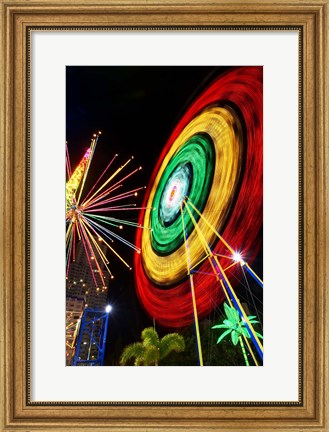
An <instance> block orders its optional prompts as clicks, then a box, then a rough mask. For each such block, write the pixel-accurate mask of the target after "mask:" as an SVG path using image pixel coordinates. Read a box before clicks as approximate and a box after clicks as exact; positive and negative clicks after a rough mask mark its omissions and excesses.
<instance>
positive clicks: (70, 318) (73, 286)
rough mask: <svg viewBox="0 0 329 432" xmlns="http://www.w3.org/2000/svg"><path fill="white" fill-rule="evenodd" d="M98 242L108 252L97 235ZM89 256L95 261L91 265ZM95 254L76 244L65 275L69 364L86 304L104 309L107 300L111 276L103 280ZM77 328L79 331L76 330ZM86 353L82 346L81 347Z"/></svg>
mask: <svg viewBox="0 0 329 432" xmlns="http://www.w3.org/2000/svg"><path fill="white" fill-rule="evenodd" d="M95 241H98V245H99V247H100V249H101V250H102V252H103V253H104V255H105V256H106V253H107V246H106V245H105V244H104V243H101V242H100V241H99V240H98V239H96V238H95ZM88 258H89V260H90V263H91V265H92V269H91V268H90V265H89V262H88ZM94 259H95V257H93V256H89V257H87V254H86V250H85V248H84V245H83V242H82V241H80V242H79V243H78V244H77V245H76V251H75V256H74V259H72V262H71V263H70V267H69V271H68V275H67V278H66V329H67V330H66V347H67V348H66V364H67V365H70V364H71V361H72V356H73V355H74V344H75V343H76V332H77V331H78V326H79V319H80V318H81V316H82V313H83V310H84V308H86V307H89V308H90V309H98V310H104V309H105V307H106V304H107V294H108V282H109V281H108V280H107V278H108V276H107V275H104V278H105V284H104V283H103V281H102V279H101V277H100V274H99V269H98V268H97V266H96V265H93V261H94ZM98 264H99V268H100V270H101V271H104V269H105V265H104V263H103V262H102V260H101V259H99V260H98ZM73 329H76V331H73ZM82 344H83V345H86V350H87V349H89V347H88V346H89V342H88V341H87V340H86V337H84V340H83V341H82ZM81 353H82V354H84V352H83V350H82V351H81ZM88 355H91V356H92V355H93V350H90V349H89V354H88Z"/></svg>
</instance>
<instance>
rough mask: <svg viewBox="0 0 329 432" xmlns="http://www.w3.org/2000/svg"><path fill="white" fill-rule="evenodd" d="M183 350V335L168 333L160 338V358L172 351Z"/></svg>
mask: <svg viewBox="0 0 329 432" xmlns="http://www.w3.org/2000/svg"><path fill="white" fill-rule="evenodd" d="M184 350H185V341H184V338H183V336H181V335H180V334H178V333H169V334H166V335H165V336H163V338H162V339H161V340H160V359H163V358H164V357H166V356H167V355H168V354H170V353H171V352H172V351H176V352H182V351H184Z"/></svg>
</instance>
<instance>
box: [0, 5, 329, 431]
mask: <svg viewBox="0 0 329 432" xmlns="http://www.w3.org/2000/svg"><path fill="white" fill-rule="evenodd" d="M0 6H1V22H2V25H1V42H2V43H1V80H0V86H1V88H0V95H1V138H0V143H1V146H0V148H1V153H0V154H1V170H2V175H1V176H0V178H1V188H0V190H1V210H2V221H1V244H2V246H3V247H2V253H1V262H2V266H1V268H2V281H1V287H2V288H3V289H1V291H0V296H1V303H0V304H1V313H0V319H1V325H0V328H1V330H0V331H1V333H0V335H1V336H0V342H1V358H0V360H1V367H0V382H1V391H0V405H1V415H0V418H1V423H0V424H1V430H3V431H5V430H6V431H19V430H29V431H32V430H38V431H41V430H54V431H64V430H65V431H66V430H72V431H81V432H82V431H84V432H87V431H94V430H98V429H102V430H108V431H112V432H115V431H116V432H119V431H121V432H122V431H148V432H153V431H159V430H161V431H170V432H175V431H176V432H178V431H182V430H186V431H192V430H193V431H200V432H201V431H203V432H210V431H242V430H249V431H256V430H257V431H262V430H267V431H279V430H280V431H288V430H289V431H295V432H297V431H298V432H302V431H311V430H312V431H318V432H320V431H322V432H325V431H328V430H329V385H328V383H329V361H328V358H329V343H328V334H329V333H328V332H329V325H328V323H329V320H328V314H329V311H328V292H327V290H328V288H329V284H328V271H327V270H326V267H328V256H327V254H326V251H327V247H328V232H327V224H328V190H329V187H328V186H329V185H328V166H329V159H328V136H329V130H328V100H329V92H328V41H329V39H328V7H329V0H319V1H311V0H305V1H304V0H293V1H291V2H286V1H285V0H278V1H277V2H275V3H273V2H267V1H265V2H263V1H260V0H255V1H254V0H251V1H249V2H245V1H244V0H237V1H235V2H234V3H228V2H225V1H221V0H217V1H215V2H210V1H207V0H195V1H194V0H166V1H164V0H163V1H153V0H150V1H139V0H127V1H126V0H118V1H111V0H95V1H94V0H70V1H68V2H62V1H59V0H39V1H34V0H32V1H30V2H17V1H15V0H8V1H6V0H0ZM91 13H92V20H91V18H90V16H91V15H90V14H91ZM210 26H214V27H220V26H222V27H230V28H234V27H236V28H237V29H238V28H239V27H240V28H241V26H245V27H248V28H250V29H255V30H257V29H275V28H277V29H282V28H298V29H299V30H300V32H301V37H302V43H301V55H302V73H301V75H300V80H301V86H300V88H301V92H300V101H299V102H300V115H301V122H300V124H301V130H300V140H301V141H302V147H301V148H302V149H303V150H302V152H303V154H302V167H301V168H302V176H301V177H302V178H300V187H301V191H300V193H301V197H302V202H303V206H302V207H303V211H302V214H301V215H300V217H301V218H302V220H303V232H302V234H303V236H302V237H303V256H302V257H301V259H302V270H301V271H302V274H301V280H302V287H301V292H302V297H303V301H302V303H301V305H302V310H301V314H302V319H301V330H302V332H301V334H302V337H303V340H302V344H301V346H302V352H301V359H302V362H301V365H300V371H299V374H300V385H301V397H300V401H299V402H298V403H291V404H289V403H282V404H280V403H275V404H273V403H270V402H268V403H267V402H265V403H259V404H257V403H230V402H227V403H220V404H213V405H212V404H207V403H201V402H200V403H199V402H197V401H196V402H193V403H189V404H185V403H173V404H170V403H165V404H157V403H154V402H147V403H144V402H141V403H131V404H130V403H120V402H118V403H106V402H104V403H96V402H95V403H93V402H90V403H89V402H82V403H74V402H72V403H65V402H63V403H62V402H57V403H51V402H48V403H33V402H31V401H30V397H29V386H30V382H29V379H30V378H29V376H30V363H29V352H28V350H29V337H30V336H29V332H28V317H29V314H30V312H29V307H30V305H29V294H28V290H27V287H28V283H29V282H28V281H29V278H30V275H29V268H28V266H27V264H26V263H27V262H28V254H29V252H28V247H29V242H30V239H29V227H28V223H27V222H28V219H27V216H28V211H27V209H28V208H29V193H30V191H29V190H28V187H27V185H28V182H27V179H28V176H29V166H28V163H27V161H28V160H29V159H28V158H29V155H28V152H29V147H28V143H29V140H30V137H29V128H28V112H29V97H28V95H29V93H28V91H27V90H28V84H29V77H28V63H27V59H28V52H29V46H28V40H29V39H28V33H29V30H30V29H31V28H33V27H38V28H44V29H52V28H54V29H55V28H56V29H63V30H64V29H69V28H75V29H78V28H79V29H82V28H86V29H87V28H89V29H90V28H101V27H104V28H105V27H125V28H131V27H143V28H154V27H158V28H160V27H162V28H163V27H175V28H181V29H182V28H185V27H193V29H195V30H197V29H198V28H200V27H210Z"/></svg>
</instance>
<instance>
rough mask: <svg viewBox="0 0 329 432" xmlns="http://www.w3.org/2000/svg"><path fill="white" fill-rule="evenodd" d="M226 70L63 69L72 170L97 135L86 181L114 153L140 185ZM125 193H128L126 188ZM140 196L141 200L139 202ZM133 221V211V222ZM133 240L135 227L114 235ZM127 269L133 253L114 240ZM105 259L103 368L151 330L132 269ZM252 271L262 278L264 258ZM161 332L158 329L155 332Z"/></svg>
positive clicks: (95, 178) (185, 68) (256, 263)
mask: <svg viewBox="0 0 329 432" xmlns="http://www.w3.org/2000/svg"><path fill="white" fill-rule="evenodd" d="M227 69H228V68H225V67H211V66H209V67H203V66H202V67H190V66H184V67H178V66H175V67H168V66H165V67H151V66H147V67H103V66H102V67H94V66H92V67H89V66H88V67H86V66H81V67H77V66H69V67H67V68H66V134H67V135H66V140H67V142H68V149H69V152H70V158H71V165H72V169H74V168H75V166H76V165H77V164H78V162H79V161H80V159H81V158H82V156H83V154H84V152H85V150H86V149H87V148H88V147H89V144H90V139H91V137H92V134H93V133H95V132H97V131H101V132H102V135H101V137H100V139H99V141H98V144H97V148H96V152H95V156H94V158H93V162H92V172H91V173H90V175H89V176H90V181H91V183H92V182H93V181H94V180H97V178H98V175H99V174H100V173H101V172H102V171H103V169H104V168H105V167H106V165H107V163H108V162H109V160H110V159H112V157H113V156H114V154H116V153H118V154H119V158H118V160H119V162H118V163H120V164H121V163H123V162H125V161H126V160H127V159H128V158H129V157H130V156H131V155H133V156H134V158H135V160H134V164H133V165H131V167H132V168H133V167H138V166H140V165H141V166H142V167H143V169H142V170H141V171H140V172H139V173H138V174H137V175H136V176H134V178H133V179H131V180H129V182H130V186H131V187H132V188H133V187H138V186H144V185H145V186H146V185H147V184H148V182H149V178H150V176H151V173H152V171H153V168H154V165H155V163H156V161H157V159H158V157H159V154H160V152H161V150H162V149H163V147H164V145H165V143H166V141H167V139H168V137H169V135H170V134H171V132H172V130H173V128H174V127H175V125H176V123H177V122H178V121H179V119H180V117H181V116H182V114H183V113H184V112H185V110H186V109H187V107H188V106H189V104H190V102H191V101H193V100H194V99H195V98H196V97H197V96H198V94H199V93H200V92H201V91H202V90H203V89H204V88H205V87H206V86H207V84H209V83H210V82H211V81H212V79H213V78H214V77H215V76H217V75H219V74H220V73H222V72H224V71H225V70H227ZM127 190H128V189H127ZM141 199H142V197H139V201H138V204H140V203H141ZM137 218H138V212H137V211H136V214H135V220H137ZM120 234H122V235H123V236H124V237H125V238H127V239H128V240H130V241H132V242H133V241H134V236H135V232H134V229H133V228H129V227H127V228H125V229H124V232H123V233H122V232H120ZM116 249H117V250H118V251H119V252H120V253H121V254H122V256H123V257H124V258H125V260H126V261H127V262H128V263H129V264H131V265H132V264H133V251H132V250H131V249H129V248H128V247H126V246H121V245H119V244H118V243H117V246H116ZM109 259H110V268H111V271H112V272H113V274H114V275H115V279H114V280H113V281H111V283H110V285H109V302H110V303H111V304H112V306H113V310H112V312H111V314H110V320H109V331H108V346H107V355H106V364H115V363H116V361H117V359H118V357H119V355H120V353H121V350H122V348H123V347H124V346H125V345H127V344H128V343H131V342H133V341H135V340H139V339H140V332H141V330H142V329H143V328H145V327H147V326H151V325H153V322H152V320H151V319H150V318H149V317H148V316H147V314H146V313H145V312H144V310H143V309H142V307H141V306H140V305H139V302H138V300H137V297H136V294H135V290H134V282H133V272H132V271H131V272H129V270H128V269H126V267H124V266H123V265H122V264H121V263H120V261H118V260H114V259H111V256H109ZM253 267H254V268H255V270H256V271H257V272H258V274H260V276H262V257H261V255H260V257H259V259H258V260H256V262H255V263H254V265H253ZM158 331H159V333H160V334H161V332H162V331H163V330H162V329H161V328H158Z"/></svg>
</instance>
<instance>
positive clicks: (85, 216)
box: [66, 132, 145, 288]
mask: <svg viewBox="0 0 329 432" xmlns="http://www.w3.org/2000/svg"><path fill="white" fill-rule="evenodd" d="M100 134H101V132H98V133H97V134H94V135H93V138H92V139H91V143H90V147H89V148H88V150H87V151H86V152H85V154H84V155H83V157H82V159H81V161H80V163H79V164H78V166H77V167H76V168H75V170H74V171H73V172H71V164H70V158H69V153H68V150H67V153H66V168H67V183H66V276H68V274H69V269H70V264H71V263H72V262H74V261H75V258H76V245H77V243H78V242H79V241H81V242H82V245H83V249H84V253H85V255H86V258H87V262H88V265H89V269H90V272H91V275H92V278H93V282H94V284H95V287H96V288H99V286H102V287H103V288H104V287H105V285H106V281H105V279H106V273H107V277H109V278H112V279H113V277H114V276H113V274H112V272H111V270H110V268H109V261H108V259H107V257H106V254H105V253H104V245H105V246H106V248H107V249H108V250H109V251H110V252H111V253H112V254H113V255H114V256H115V257H116V258H117V259H118V260H119V261H120V262H121V263H123V264H124V265H125V266H126V267H127V268H128V269H129V270H131V267H130V265H129V264H128V263H127V261H126V260H125V259H124V258H123V257H122V255H121V254H120V253H119V252H118V251H117V250H115V248H114V245H113V243H114V242H115V241H116V240H117V241H119V242H121V243H123V244H125V245H126V246H128V247H130V248H132V249H134V250H135V251H136V252H137V253H140V249H139V248H138V247H136V246H135V245H134V244H133V243H131V242H129V241H128V240H126V239H125V238H124V237H123V236H121V235H119V234H118V233H117V231H118V230H123V229H124V226H130V227H135V228H144V227H143V226H142V225H141V224H140V223H138V222H134V221H133V220H131V218H126V217H125V216H122V217H116V214H117V212H118V211H119V212H120V213H122V214H123V215H126V214H127V213H126V212H130V211H134V210H140V209H141V207H138V206H137V204H136V203H135V202H133V200H134V199H135V198H136V197H137V195H138V193H139V192H140V191H141V190H143V189H145V186H141V187H137V188H131V189H129V188H127V187H126V182H127V180H128V179H130V178H131V177H133V176H134V175H136V174H137V173H138V171H140V170H141V169H142V167H137V168H134V169H132V170H129V167H130V164H131V163H132V161H133V159H134V157H133V156H131V157H130V158H129V159H128V160H127V161H125V162H124V163H123V164H122V165H120V166H119V167H117V168H115V166H116V163H117V158H118V154H115V155H114V156H113V158H112V159H111V160H110V162H109V163H108V165H107V166H106V168H105V170H104V171H103V172H102V174H101V175H100V176H99V178H98V180H97V181H96V182H95V184H94V185H93V186H92V187H91V188H90V189H89V191H88V192H87V191H86V189H88V188H87V186H86V185H87V184H88V173H89V172H90V166H91V163H92V160H93V156H94V154H95V149H96V145H97V143H98V139H99V136H100ZM127 189H128V190H127Z"/></svg>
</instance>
